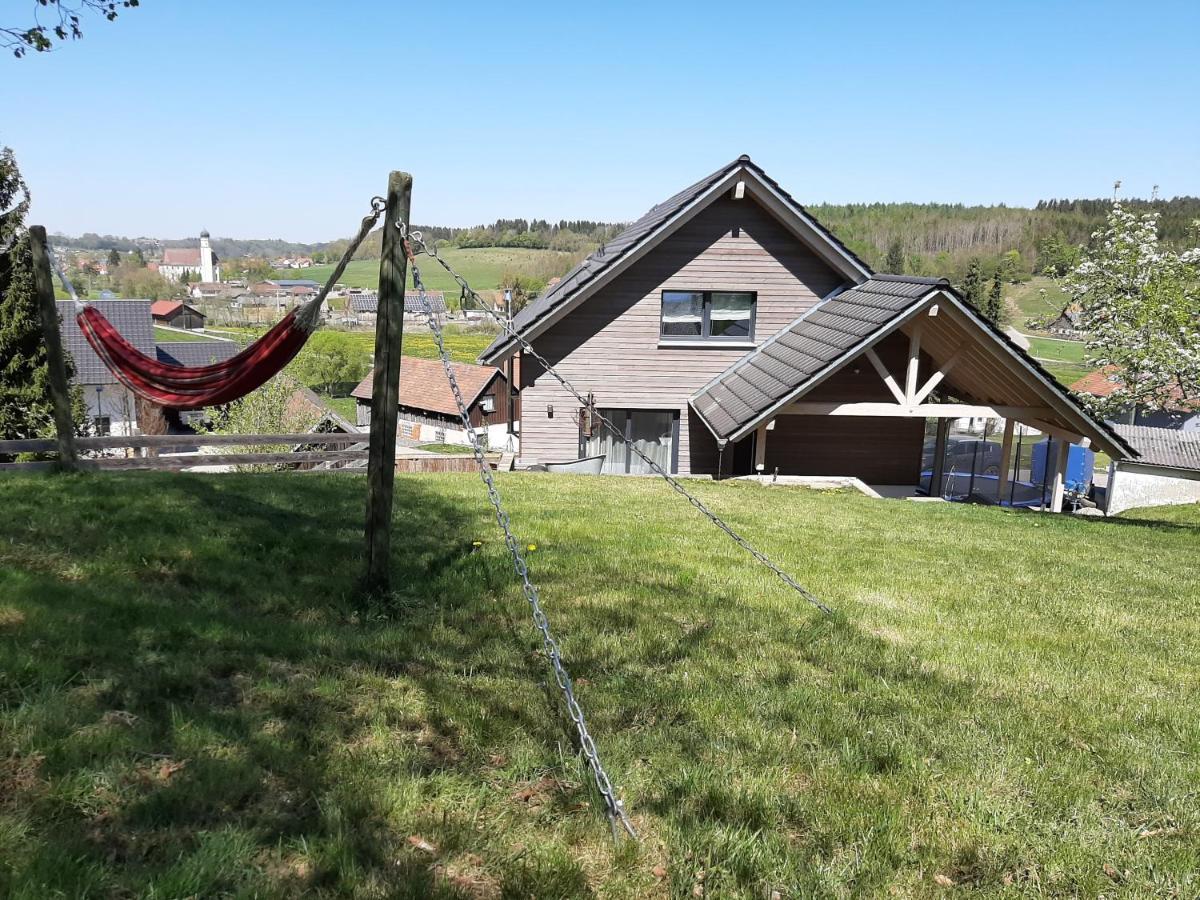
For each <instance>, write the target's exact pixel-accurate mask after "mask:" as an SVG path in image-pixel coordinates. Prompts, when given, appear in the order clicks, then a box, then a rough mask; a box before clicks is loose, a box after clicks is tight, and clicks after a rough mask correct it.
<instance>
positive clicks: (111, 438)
mask: <svg viewBox="0 0 1200 900" xmlns="http://www.w3.org/2000/svg"><path fill="white" fill-rule="evenodd" d="M367 438H368V435H366V434H315V433H314V434H143V435H129V436H125V437H122V436H120V435H115V434H114V435H105V436H104V437H83V438H76V439H75V446H76V447H77V448H79V449H80V450H120V449H122V448H125V447H128V448H130V449H142V448H153V449H158V450H162V449H166V448H171V447H255V446H270V445H272V444H289V445H291V446H301V445H304V446H309V445H312V446H318V445H320V446H331V445H349V444H365V443H366V442H367ZM57 450H58V441H56V440H55V439H54V438H28V439H25V440H13V441H0V453H51V452H55V451H57Z"/></svg>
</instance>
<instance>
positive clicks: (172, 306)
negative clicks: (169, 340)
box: [150, 300, 183, 319]
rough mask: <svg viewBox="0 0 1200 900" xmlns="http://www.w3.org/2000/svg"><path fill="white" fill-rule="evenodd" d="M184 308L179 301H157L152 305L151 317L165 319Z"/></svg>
mask: <svg viewBox="0 0 1200 900" xmlns="http://www.w3.org/2000/svg"><path fill="white" fill-rule="evenodd" d="M181 306H183V304H182V303H180V302H179V301H178V300H155V301H154V302H153V303H151V304H150V315H152V316H154V317H155V318H157V319H165V318H168V317H169V316H172V315H174V314H175V313H176V312H178V310H179V308H180V307H181Z"/></svg>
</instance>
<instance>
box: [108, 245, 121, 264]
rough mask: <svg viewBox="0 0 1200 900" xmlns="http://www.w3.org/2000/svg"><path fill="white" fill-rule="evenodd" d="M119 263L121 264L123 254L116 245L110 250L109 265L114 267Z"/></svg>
mask: <svg viewBox="0 0 1200 900" xmlns="http://www.w3.org/2000/svg"><path fill="white" fill-rule="evenodd" d="M119 265H121V254H120V253H118V252H117V250H116V248H115V247H114V248H113V249H112V250H109V251H108V267H109V268H110V269H113V268H116V267H117V266H119Z"/></svg>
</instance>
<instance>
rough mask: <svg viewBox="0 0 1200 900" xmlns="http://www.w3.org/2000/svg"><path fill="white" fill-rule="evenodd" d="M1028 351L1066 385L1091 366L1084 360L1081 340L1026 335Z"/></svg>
mask: <svg viewBox="0 0 1200 900" xmlns="http://www.w3.org/2000/svg"><path fill="white" fill-rule="evenodd" d="M1028 338H1029V353H1030V354H1031V355H1032V356H1033V357H1035V358H1036V359H1037V360H1038V361H1039V362H1040V363H1041V364H1042V365H1043V366H1044V367H1045V368H1046V369H1047V371H1049V372H1050V374H1051V375H1053V376H1054V377H1055V378H1057V379H1058V380H1059V381H1060V382H1062V383H1063V384H1064V385H1066V386H1068V387H1069V386H1070V385H1071V384H1073V383H1074V382H1076V381H1078V380H1079V379H1080V378H1082V377H1083V376H1084V375H1086V374H1087V373H1088V372H1090V371H1092V367H1091V366H1089V365H1088V364H1087V363H1086V362H1085V361H1084V356H1085V354H1086V347H1085V345H1084V343H1083V342H1082V341H1063V340H1058V339H1055V338H1044V337H1036V336H1034V335H1028Z"/></svg>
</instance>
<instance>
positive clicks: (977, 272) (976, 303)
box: [962, 256, 983, 309]
mask: <svg viewBox="0 0 1200 900" xmlns="http://www.w3.org/2000/svg"><path fill="white" fill-rule="evenodd" d="M962 294H963V299H964V300H966V301H967V303H969V304H971V306H973V307H974V308H975V309H982V308H983V271H982V269H981V268H980V263H979V257H978V256H973V257H971V262H970V263H969V264H968V265H967V277H966V278H964V279H963V284H962Z"/></svg>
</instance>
